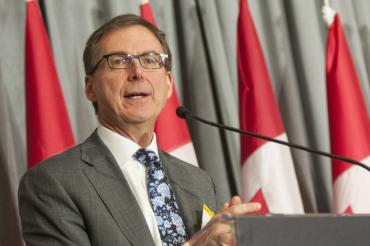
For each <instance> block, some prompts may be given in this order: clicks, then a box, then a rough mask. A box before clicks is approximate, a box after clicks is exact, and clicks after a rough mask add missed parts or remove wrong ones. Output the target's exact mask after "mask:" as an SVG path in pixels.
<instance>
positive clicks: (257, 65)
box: [238, 0, 284, 163]
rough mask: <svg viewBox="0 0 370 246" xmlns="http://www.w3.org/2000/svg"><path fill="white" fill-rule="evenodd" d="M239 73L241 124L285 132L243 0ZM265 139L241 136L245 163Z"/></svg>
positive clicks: (272, 134)
mask: <svg viewBox="0 0 370 246" xmlns="http://www.w3.org/2000/svg"><path fill="white" fill-rule="evenodd" d="M250 61H253V62H250ZM238 75H239V105H240V108H239V110H240V112H239V115H240V127H241V128H242V129H244V130H248V131H252V132H256V133H260V134H264V135H267V136H270V137H276V136H278V135H280V134H282V133H283V132H284V127H283V124H282V120H281V117H280V112H279V110H278V108H277V106H276V105H277V103H276V100H275V96H274V93H273V91H272V87H271V81H270V77H269V75H268V71H267V67H266V64H265V60H264V58H263V53H262V49H261V46H260V43H259V40H258V36H257V33H256V30H255V27H254V23H253V20H252V17H251V14H250V12H249V9H248V6H247V3H246V1H243V0H241V1H240V15H239V20H238ZM265 142H266V141H265V140H260V139H257V138H249V137H245V136H242V137H241V149H242V150H243V152H242V155H241V161H242V163H244V162H245V160H246V159H247V158H248V156H249V155H250V154H251V153H252V152H253V151H255V150H256V149H257V148H258V147H260V146H261V145H262V144H264V143H265Z"/></svg>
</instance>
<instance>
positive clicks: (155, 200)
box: [19, 15, 259, 246]
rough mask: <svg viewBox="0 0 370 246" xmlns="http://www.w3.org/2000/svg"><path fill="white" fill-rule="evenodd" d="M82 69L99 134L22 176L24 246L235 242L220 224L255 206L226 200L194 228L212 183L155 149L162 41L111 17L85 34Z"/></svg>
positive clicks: (138, 25) (127, 18) (166, 53)
mask: <svg viewBox="0 0 370 246" xmlns="http://www.w3.org/2000/svg"><path fill="white" fill-rule="evenodd" d="M84 65H85V71H86V79H85V88H86V89H85V93H86V97H87V98H88V100H90V101H91V102H92V103H93V105H94V108H95V111H96V115H97V119H98V121H99V126H98V128H97V130H96V131H95V132H94V133H93V134H92V135H91V136H90V137H89V138H88V139H87V140H86V141H85V142H84V143H82V144H80V145H78V146H76V147H74V148H71V149H69V150H67V151H66V152H64V153H61V154H59V155H56V156H54V157H52V158H50V159H48V160H46V161H44V162H43V163H41V164H39V165H38V166H36V167H35V168H33V169H31V170H29V171H28V172H27V173H26V174H25V176H24V177H23V178H22V181H21V184H20V189H19V203H20V215H21V221H22V227H23V236H24V239H25V241H26V243H27V245H79V246H82V245H162V243H163V245H181V244H184V243H187V244H189V245H204V244H210V245H212V243H224V244H235V241H234V237H233V233H232V230H231V226H230V224H229V222H228V221H227V220H225V219H224V218H225V217H227V216H228V215H241V214H245V213H249V212H254V211H256V210H258V209H259V204H241V202H240V199H239V198H238V197H235V198H233V199H232V200H231V201H230V202H229V203H228V204H225V206H224V207H223V208H222V209H221V210H220V212H219V213H218V214H216V216H215V217H214V218H213V219H212V220H211V221H210V223H208V225H207V226H205V227H204V228H203V230H200V229H201V219H202V212H203V205H204V204H206V205H207V206H209V207H210V208H211V209H214V210H215V209H216V198H215V196H216V191H215V188H214V184H213V181H212V179H211V178H210V177H209V176H208V175H207V174H206V173H205V172H204V171H202V170H201V169H199V168H196V167H193V166H191V165H190V164H187V163H184V162H182V161H180V160H178V159H176V158H174V157H172V156H170V155H168V154H166V153H164V152H162V151H160V150H158V149H157V145H156V138H155V134H154V132H153V131H154V124H155V121H156V118H157V116H158V114H159V113H160V111H161V110H162V109H163V107H164V105H165V103H166V101H167V99H168V98H169V97H170V96H171V93H172V83H173V78H172V73H171V52H170V50H169V48H168V45H167V43H166V41H165V39H164V34H163V33H162V32H161V31H159V30H158V29H157V28H156V27H155V26H153V25H151V24H150V23H149V22H147V21H145V20H143V19H142V18H140V17H138V16H134V15H122V16H118V17H116V18H114V19H112V20H110V21H109V22H107V23H106V24H104V25H103V26H102V27H100V28H99V29H98V30H96V31H95V32H94V33H93V34H92V35H91V37H90V38H89V40H88V41H87V44H86V48H85V52H84ZM169 130H170V129H169Z"/></svg>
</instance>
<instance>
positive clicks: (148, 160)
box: [133, 149, 158, 167]
mask: <svg viewBox="0 0 370 246" xmlns="http://www.w3.org/2000/svg"><path fill="white" fill-rule="evenodd" d="M133 157H134V158H135V159H136V160H137V161H139V162H140V163H142V164H144V165H145V166H147V167H149V166H151V165H152V164H155V163H158V156H157V155H156V154H155V152H154V151H152V150H148V149H138V150H137V151H136V152H135V154H134V155H133Z"/></svg>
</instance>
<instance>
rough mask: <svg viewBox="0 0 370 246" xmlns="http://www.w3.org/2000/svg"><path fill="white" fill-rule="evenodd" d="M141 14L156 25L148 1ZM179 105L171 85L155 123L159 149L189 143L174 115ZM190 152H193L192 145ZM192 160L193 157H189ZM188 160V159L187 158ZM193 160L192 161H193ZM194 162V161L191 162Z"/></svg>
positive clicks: (173, 149) (189, 138)
mask: <svg viewBox="0 0 370 246" xmlns="http://www.w3.org/2000/svg"><path fill="white" fill-rule="evenodd" d="M140 11H141V16H142V17H143V18H144V19H146V20H148V21H149V22H151V23H152V24H154V25H156V21H155V19H154V16H153V13H152V9H151V6H150V4H149V3H148V2H145V3H143V4H141V6H140ZM178 106H180V103H179V99H178V97H177V93H176V89H175V86H174V85H173V93H172V96H171V97H170V98H169V99H168V101H167V103H166V106H165V107H164V109H163V110H162V112H161V113H160V114H159V116H158V119H157V121H156V125H155V132H156V136H157V142H158V145H159V146H160V148H161V149H163V150H164V151H167V152H173V151H175V150H176V149H179V148H180V147H182V146H184V145H186V144H189V143H191V137H190V133H189V130H188V127H187V125H186V122H185V121H184V120H181V119H180V118H178V117H177V116H176V108H177V107H178ZM191 148H192V152H194V149H193V147H192V146H191ZM194 155H195V153H192V154H189V158H190V156H191V157H194ZM191 160H192V161H193V160H194V158H191ZM189 161H190V160H189ZM193 162H194V161H193ZM193 164H196V163H193Z"/></svg>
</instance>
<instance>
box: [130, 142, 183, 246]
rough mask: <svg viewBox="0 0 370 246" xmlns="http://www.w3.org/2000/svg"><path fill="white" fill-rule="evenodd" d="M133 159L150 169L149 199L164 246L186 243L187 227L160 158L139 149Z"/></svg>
mask: <svg viewBox="0 0 370 246" xmlns="http://www.w3.org/2000/svg"><path fill="white" fill-rule="evenodd" d="M133 157H134V158H135V159H136V160H138V161H139V162H141V163H142V164H144V165H145V166H146V167H147V168H148V192H149V198H150V203H151V205H152V208H153V212H154V215H155V218H156V222H157V226H158V230H159V234H160V235H161V239H162V242H163V245H165V246H167V245H181V244H183V243H185V241H186V231H185V225H184V222H183V221H182V218H181V216H180V212H179V206H178V205H177V202H176V200H175V196H174V194H173V191H172V188H171V186H170V184H169V182H168V178H167V177H166V175H165V173H164V170H163V167H162V164H161V162H160V161H159V159H158V156H157V155H156V154H155V153H154V152H153V151H151V150H147V149H139V150H138V151H137V152H136V153H135V154H134V155H133Z"/></svg>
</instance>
